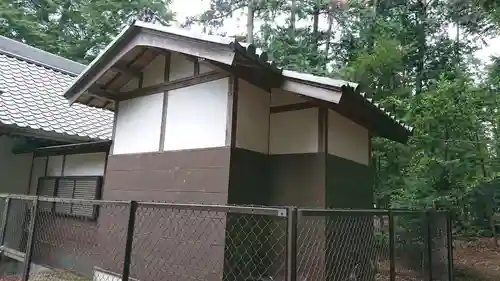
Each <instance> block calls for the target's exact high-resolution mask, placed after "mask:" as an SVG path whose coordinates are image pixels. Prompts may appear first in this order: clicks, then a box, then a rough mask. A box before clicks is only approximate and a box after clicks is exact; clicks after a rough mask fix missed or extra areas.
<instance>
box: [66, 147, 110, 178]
mask: <svg viewBox="0 0 500 281" xmlns="http://www.w3.org/2000/svg"><path fill="white" fill-rule="evenodd" d="M105 163H106V153H104V152H98V153H86V154H71V155H66V160H65V162H64V174H63V175H64V176H103V175H104V167H105Z"/></svg>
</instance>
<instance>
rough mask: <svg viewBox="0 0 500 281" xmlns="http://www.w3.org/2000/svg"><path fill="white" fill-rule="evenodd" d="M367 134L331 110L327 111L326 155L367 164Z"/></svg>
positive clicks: (361, 128) (363, 129) (368, 147)
mask: <svg viewBox="0 0 500 281" xmlns="http://www.w3.org/2000/svg"><path fill="white" fill-rule="evenodd" d="M369 142H370V139H369V132H368V130H367V129H365V128H363V127H361V126H360V125H358V124H356V123H354V122H352V121H351V120H349V119H347V118H345V117H344V116H342V115H340V114H338V113H337V112H335V111H333V110H329V111H328V153H330V154H332V155H336V156H339V157H342V158H344V159H348V160H352V161H354V162H357V163H361V164H364V165H368V164H369V149H370V145H369Z"/></svg>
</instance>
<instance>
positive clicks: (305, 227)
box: [0, 196, 453, 281]
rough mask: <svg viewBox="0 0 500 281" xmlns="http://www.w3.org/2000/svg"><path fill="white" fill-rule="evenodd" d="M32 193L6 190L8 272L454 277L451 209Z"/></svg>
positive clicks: (54, 276)
mask: <svg viewBox="0 0 500 281" xmlns="http://www.w3.org/2000/svg"><path fill="white" fill-rule="evenodd" d="M25 197H26V198H25V199H23V198H22V197H21V196H17V197H12V198H8V199H6V198H4V197H0V210H1V211H2V212H3V215H2V217H3V218H4V220H3V221H2V232H1V233H4V235H3V236H2V241H3V244H2V245H1V246H2V247H1V249H2V252H1V255H0V278H2V279H3V278H5V277H8V278H9V279H10V278H12V279H13V280H23V281H25V280H54V281H56V280H57V281H59V280H82V281H84V280H95V281H116V280H127V279H130V280H141V281H150V280H151V281H152V280H171V281H185V280H190V281H191V280H204V281H221V280H223V281H239V280H242V281H252V280H277V281H282V280H283V281H284V280H287V281H288V280H289V281H305V280H328V281H347V280H349V281H351V280H353V281H354V280H355V281H396V280H397V281H420V280H422V281H423V280H425V281H428V280H432V281H452V280H453V279H452V274H451V272H452V269H453V268H452V263H451V262H452V253H451V249H450V248H449V247H448V246H449V245H451V229H449V225H451V222H450V221H449V217H448V216H447V214H446V213H440V212H428V213H424V212H392V211H381V210H357V211H356V210H327V209H322V210H309V209H297V208H288V209H283V208H267V207H266V208H264V207H262V208H260V207H251V208H250V207H240V206H210V205H188V204H186V205H181V204H166V203H151V202H139V203H137V202H133V203H130V202H119V201H93V200H73V199H60V198H45V197H40V198H37V197H32V196H31V197H30V196H25ZM2 207H3V208H2ZM5 210H7V213H5ZM286 210H288V212H286ZM291 210H295V211H294V212H291ZM291 213H294V214H299V215H298V216H296V215H294V216H291V215H290V214H291ZM4 215H5V216H4ZM292 218H293V219H292ZM26 265H29V266H26ZM129 269H130V270H129ZM28 277H29V278H28Z"/></svg>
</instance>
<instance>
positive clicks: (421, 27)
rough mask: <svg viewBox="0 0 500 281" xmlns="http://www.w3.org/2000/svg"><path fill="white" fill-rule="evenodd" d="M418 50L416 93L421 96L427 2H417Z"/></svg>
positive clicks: (423, 0) (422, 0)
mask: <svg viewBox="0 0 500 281" xmlns="http://www.w3.org/2000/svg"><path fill="white" fill-rule="evenodd" d="M417 6H418V9H417V18H418V21H417V27H416V28H417V48H418V58H417V60H418V61H417V78H416V81H415V93H416V95H419V94H420V93H422V87H423V83H424V65H425V52H426V40H425V21H426V16H427V15H426V14H427V12H426V9H427V6H426V4H425V0H418V2H417Z"/></svg>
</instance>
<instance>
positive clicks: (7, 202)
mask: <svg viewBox="0 0 500 281" xmlns="http://www.w3.org/2000/svg"><path fill="white" fill-rule="evenodd" d="M9 205H10V198H9V197H7V198H5V206H4V210H3V214H2V229H1V231H2V232H1V233H0V235H1V236H0V246H3V244H4V243H5V234H6V233H7V220H8V219H9Z"/></svg>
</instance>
